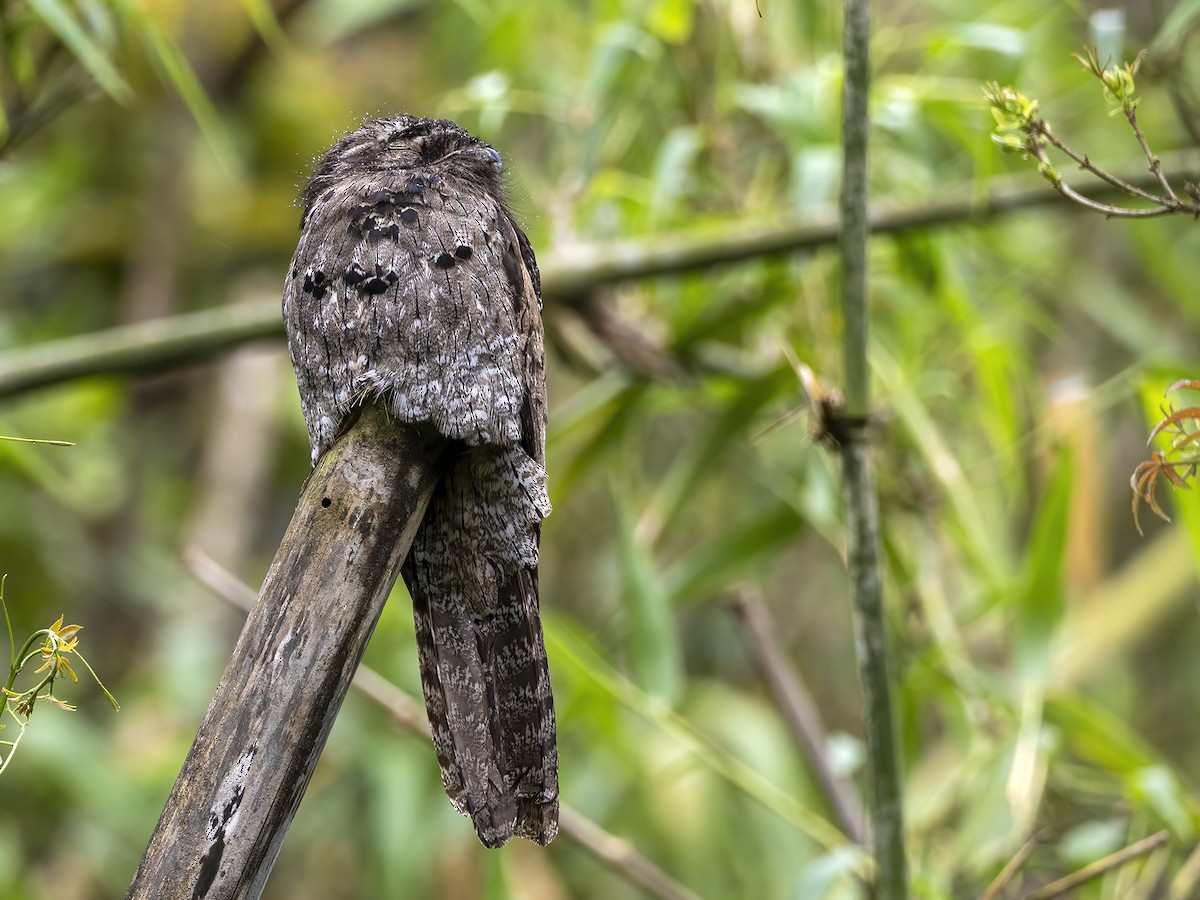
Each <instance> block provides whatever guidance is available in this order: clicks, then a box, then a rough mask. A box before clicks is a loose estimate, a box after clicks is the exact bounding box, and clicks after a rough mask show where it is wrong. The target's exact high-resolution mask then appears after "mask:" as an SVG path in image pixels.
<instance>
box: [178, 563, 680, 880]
mask: <svg viewBox="0 0 1200 900" xmlns="http://www.w3.org/2000/svg"><path fill="white" fill-rule="evenodd" d="M183 559H184V564H185V565H186V566H187V567H188V568H189V569H190V570H191V571H192V574H193V575H195V576H196V577H197V578H198V579H199V580H200V581H202V582H203V583H204V584H206V585H207V586H208V587H209V588H211V589H212V590H213V591H214V592H215V593H216V594H217V596H219V597H221V598H222V599H224V600H226V601H227V602H229V603H231V604H232V605H234V606H236V607H237V608H238V609H241V610H243V611H248V610H249V609H250V608H251V607H252V606H253V604H254V600H255V597H254V591H252V590H251V589H250V587H249V586H248V585H246V584H245V583H244V582H243V581H241V579H239V578H237V576H235V575H233V574H232V573H231V572H229V571H228V570H226V569H225V568H224V567H223V566H221V564H220V563H218V562H216V560H214V559H212V557H210V556H208V555H207V554H205V553H204V552H203V551H201V550H200V549H198V548H196V547H188V548H185V550H184V553H183ZM352 684H353V687H355V688H357V689H358V690H360V691H362V692H363V693H364V694H366V695H367V696H368V697H370V698H371V699H372V700H374V701H375V702H376V703H377V704H379V705H380V706H382V707H383V708H384V709H386V710H388V712H390V713H391V714H392V717H393V718H394V720H395V722H396V724H397V725H399V726H400V727H401V728H403V729H404V730H405V731H408V732H411V733H412V734H419V735H423V736H425V737H428V736H429V725H428V723H427V722H426V720H425V713H424V711H423V710H422V709H421V705H420V704H419V703H418V702H417V701H416V700H414V699H413V698H412V697H410V696H409V695H408V694H406V693H405V692H404V691H402V690H400V688H398V687H396V685H394V684H393V683H392V682H390V681H388V680H387V679H386V678H384V677H383V676H382V675H380V674H379V673H378V672H376V671H375V670H374V669H372V668H370V667H369V666H364V665H360V666H359V667H358V671H357V672H356V673H355V675H354V681H353V683H352ZM558 827H559V833H560V834H561V835H563V836H564V837H567V838H569V839H571V840H572V841H574V842H575V843H576V844H578V845H579V846H580V847H582V848H583V849H584V850H586V851H588V852H589V853H591V854H592V855H593V856H595V857H596V858H597V859H600V860H601V861H603V862H604V863H606V864H607V865H608V866H609V867H610V868H612V869H613V870H614V871H615V872H616V873H617V874H618V875H620V876H622V877H624V878H626V879H627V880H629V881H630V882H632V883H633V884H637V885H640V886H641V887H643V888H645V889H646V890H647V891H648V892H650V893H651V894H653V895H654V896H656V897H661V898H662V900H699V898H698V897H697V895H696V894H694V893H693V892H692V891H691V890H689V889H688V888H686V887H684V886H683V885H682V884H680V883H679V882H678V881H676V880H675V879H674V878H672V877H671V876H670V875H668V874H667V873H666V872H664V871H663V870H662V869H660V868H659V867H658V866H657V865H655V864H654V863H653V862H651V861H650V860H649V859H647V858H646V857H645V856H643V855H642V854H641V853H639V852H638V850H637V848H636V847H634V846H633V845H632V844H631V843H629V842H628V841H627V840H625V839H624V838H620V837H617V836H616V835H614V834H612V833H610V832H608V831H605V830H604V829H603V828H601V827H600V826H599V825H598V824H596V823H595V822H593V821H592V820H591V819H589V818H588V817H587V816H585V815H584V814H583V813H581V812H579V811H578V810H576V809H573V808H572V807H570V806H568V805H567V804H565V803H564V804H562V806H561V807H560V810H559V821H558Z"/></svg>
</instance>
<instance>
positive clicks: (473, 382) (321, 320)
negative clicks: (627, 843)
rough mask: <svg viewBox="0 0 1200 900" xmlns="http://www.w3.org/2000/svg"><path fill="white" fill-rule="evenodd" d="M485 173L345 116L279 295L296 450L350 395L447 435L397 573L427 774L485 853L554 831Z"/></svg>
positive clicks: (526, 292) (512, 399)
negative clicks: (292, 381)
mask: <svg viewBox="0 0 1200 900" xmlns="http://www.w3.org/2000/svg"><path fill="white" fill-rule="evenodd" d="M501 168H502V167H501V158H500V154H499V153H498V152H497V151H496V150H495V149H494V148H492V147H491V146H489V145H488V144H485V143H483V142H482V141H480V140H478V139H476V138H474V137H472V136H471V135H470V134H468V133H467V132H466V131H464V130H463V129H461V128H459V127H458V126H457V125H455V124H454V123H453V122H447V121H435V120H430V119H422V118H416V117H413V116H397V117H395V118H390V119H375V120H370V121H367V122H365V123H364V124H363V125H362V126H361V127H360V128H359V129H358V130H357V131H354V132H352V133H351V134H348V135H346V136H345V137H343V138H342V139H341V140H339V141H338V142H337V143H336V144H334V146H333V147H332V148H331V149H330V150H329V151H328V152H326V153H325V155H324V156H323V157H322V158H321V160H320V163H319V164H318V166H317V171H316V173H315V174H314V175H313V176H312V179H311V180H310V181H309V183H308V187H307V188H306V189H305V191H304V197H303V202H304V216H303V219H302V221H301V236H300V243H299V246H298V247H297V248H296V255H295V257H294V258H293V260H292V266H291V270H290V272H289V274H288V278H287V282H286V286H285V288H284V294H283V312H284V320H285V322H286V324H287V331H288V346H289V348H290V349H291V354H292V362H293V364H294V365H295V368H296V378H297V380H298V382H299V387H300V398H301V404H302V406H303V410H304V418H305V421H306V422H307V423H308V435H309V441H310V442H311V444H312V454H313V462H314V463H315V462H316V460H317V458H318V457H319V456H320V455H321V453H323V452H324V451H325V450H327V449H328V448H329V447H330V446H331V445H332V444H333V442H334V440H335V438H336V437H337V436H338V435H339V433H340V432H341V430H342V429H343V427H344V426H345V424H346V421H347V416H348V414H350V412H351V410H352V409H353V408H354V407H355V406H356V405H358V404H360V403H362V402H363V401H364V400H366V399H378V400H382V401H384V402H386V404H387V406H388V407H389V409H390V410H391V412H392V414H393V415H394V416H395V418H396V419H398V420H400V421H402V422H412V423H427V424H429V425H432V427H433V428H435V429H436V430H437V431H438V432H440V433H441V434H442V435H443V436H444V437H445V438H446V439H447V440H448V441H449V446H450V452H449V454H448V457H447V461H446V464H445V471H444V474H443V475H442V476H441V479H440V481H439V483H438V486H437V488H436V490H435V492H434V495H433V498H432V500H431V501H430V504H429V507H428V510H427V512H426V514H425V517H424V520H423V521H422V523H421V526H420V528H419V530H418V532H417V535H416V538H415V540H414V542H413V545H412V548H411V550H410V551H409V554H408V558H407V559H406V561H405V563H404V567H403V569H402V574H403V577H404V581H405V583H406V584H407V585H408V590H409V593H410V594H411V595H412V601H413V613H414V618H415V620H416V633H417V655H418V659H419V663H420V668H421V680H422V683H423V685H424V693H425V706H426V710H427V711H428V714H429V724H430V726H431V728H432V731H433V742H434V746H435V748H436V750H437V757H438V762H439V763H440V765H441V770H442V783H443V784H444V785H445V788H446V793H447V794H448V795H449V797H450V800H451V802H452V803H453V804H454V806H455V808H457V809H458V810H459V812H461V813H463V814H464V815H467V816H470V817H471V819H472V820H473V822H474V824H475V830H476V832H477V833H478V835H479V839H480V840H481V841H482V842H483V843H484V844H485V845H487V846H488V847H499V846H501V845H502V844H504V843H505V841H507V840H508V839H509V838H511V837H512V836H513V835H514V834H516V835H520V836H522V837H526V838H529V839H531V840H534V841H537V842H538V843H540V844H546V843H548V842H549V841H550V840H551V839H552V838H553V837H554V835H555V834H556V833H557V831H558V752H557V750H556V748H555V738H554V703H553V699H552V698H551V695H550V676H549V670H548V668H547V664H546V650H545V645H544V643H543V640H542V626H541V620H540V617H539V613H538V578H537V564H538V543H539V539H540V535H541V521H542V519H543V518H545V517H546V515H548V514H549V512H550V503H549V500H548V498H547V495H546V471H545V468H544V460H545V431H546V384H545V351H544V342H543V336H542V322H541V283H540V279H539V275H538V268H537V262H536V260H535V259H534V255H533V249H532V248H531V247H530V245H529V241H528V239H527V238H526V237H525V234H524V233H523V232H522V231H521V229H520V228H519V227H518V226H517V224H516V222H515V221H514V220H513V217H512V215H511V213H510V212H509V211H508V208H507V206H506V204H505V199H504V190H503V183H502V178H501Z"/></svg>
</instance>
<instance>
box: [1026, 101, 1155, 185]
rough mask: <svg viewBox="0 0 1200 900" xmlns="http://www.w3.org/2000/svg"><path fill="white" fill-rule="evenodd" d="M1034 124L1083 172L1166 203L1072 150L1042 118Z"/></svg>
mask: <svg viewBox="0 0 1200 900" xmlns="http://www.w3.org/2000/svg"><path fill="white" fill-rule="evenodd" d="M1035 125H1036V127H1035V131H1036V132H1037V133H1038V134H1040V135H1041V136H1042V137H1044V138H1045V139H1046V140H1047V141H1049V142H1050V144H1051V145H1052V146H1054V147H1055V148H1056V149H1058V150H1059V152H1061V153H1063V154H1064V155H1066V156H1069V157H1070V158H1071V159H1073V160H1074V161H1075V162H1076V163H1078V164H1079V168H1081V169H1083V170H1084V171H1085V172H1090V173H1091V174H1092V175H1095V176H1096V177H1097V178H1099V179H1100V180H1101V181H1103V182H1106V183H1107V184H1110V185H1112V186H1113V187H1114V188H1116V189H1117V190H1119V191H1120V192H1121V193H1123V194H1130V195H1132V196H1134V197H1141V198H1142V199H1143V200H1149V201H1150V202H1151V203H1154V204H1157V205H1159V206H1162V205H1164V204H1165V203H1166V200H1165V198H1163V197H1160V196H1159V195H1158V194H1152V193H1150V191H1147V190H1145V189H1144V188H1141V187H1139V186H1138V185H1136V184H1131V183H1130V182H1128V181H1126V180H1125V179H1123V178H1118V177H1117V176H1116V175H1113V174H1112V173H1111V172H1107V171H1105V170H1104V169H1101V168H1100V167H1099V166H1097V165H1095V164H1094V163H1093V162H1092V161H1091V160H1090V159H1088V158H1087V157H1086V156H1084V155H1083V154H1081V153H1078V152H1076V151H1075V150H1073V149H1072V148H1071V147H1070V146H1068V145H1067V144H1066V143H1065V142H1064V141H1062V140H1060V139H1059V138H1058V136H1057V135H1056V134H1054V132H1052V131H1051V130H1050V126H1049V124H1047V123H1046V121H1045V120H1044V119H1038V120H1037V121H1036V123H1035ZM1142 140H1143V141H1144V140H1145V138H1144V137H1143V138H1142ZM1038 161H1039V162H1045V161H1046V160H1044V159H1043V158H1042V157H1038ZM1151 174H1153V173H1151ZM1160 184H1161V181H1160ZM1167 191H1168V192H1170V187H1169V186H1168V188H1167Z"/></svg>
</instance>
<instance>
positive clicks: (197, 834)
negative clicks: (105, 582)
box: [126, 406, 443, 900]
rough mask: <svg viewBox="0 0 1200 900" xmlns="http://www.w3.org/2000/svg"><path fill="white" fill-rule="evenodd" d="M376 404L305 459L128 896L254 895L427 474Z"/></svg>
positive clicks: (367, 631)
mask: <svg viewBox="0 0 1200 900" xmlns="http://www.w3.org/2000/svg"><path fill="white" fill-rule="evenodd" d="M442 449H443V448H442V443H441V441H440V439H438V438H436V437H431V436H430V435H429V434H427V433H423V432H421V431H418V429H416V428H414V427H413V426H411V425H404V424H401V423H398V422H393V421H391V420H389V419H388V417H387V416H386V414H385V413H384V412H383V411H382V410H381V409H380V408H379V407H375V406H369V407H367V408H365V409H364V410H363V412H362V414H361V415H360V416H359V419H358V421H357V422H356V423H355V424H354V425H353V427H351V428H350V430H349V431H348V432H347V433H346V434H345V435H344V436H343V437H342V438H340V439H339V440H338V442H337V443H336V444H335V445H334V447H333V449H332V450H330V451H329V452H328V453H326V454H325V455H324V456H323V457H322V458H321V460H320V461H319V462H318V464H317V467H316V469H314V471H313V473H312V474H311V475H310V476H309V479H308V481H307V482H306V483H305V485H304V490H303V492H302V493H301V496H300V501H299V503H298V504H297V506H296V512H295V514H294V515H293V516H292V521H291V523H290V524H289V526H288V529H287V532H286V533H285V535H284V537H283V541H282V543H281V544H280V546H279V550H278V552H277V553H276V554H275V559H274V561H273V562H272V563H271V568H270V570H269V571H268V572H267V577H266V580H265V581H264V582H263V586H262V590H261V591H260V592H259V596H258V603H257V604H256V605H255V607H254V609H253V611H252V612H251V613H250V616H249V618H248V619H247V620H246V624H245V627H244V628H243V629H242V634H241V637H240V638H239V640H238V643H237V646H236V647H235V648H234V651H233V656H232V658H231V659H230V662H229V665H228V667H227V668H226V669H225V674H224V675H223V676H222V678H221V682H220V684H219V685H218V687H217V691H216V694H215V696H214V697H213V700H212V703H211V704H210V706H209V708H208V712H207V713H206V714H205V717H204V721H203V722H202V723H201V725H200V729H199V731H198V732H197V734H196V740H195V742H194V743H193V744H192V748H191V750H190V751H189V752H188V755H187V759H186V760H185V762H184V764H183V769H182V771H181V772H180V774H179V778H178V780H177V781H176V782H175V787H174V788H173V789H172V791H171V795H170V797H169V798H168V800H167V804H166V808H165V809H164V810H163V814H162V816H161V818H160V819H159V821H158V825H157V826H156V827H155V830H154V833H153V835H152V836H151V839H150V843H149V846H148V847H147V849H146V852H145V855H144V856H143V857H142V861H141V864H140V865H139V866H138V870H137V873H136V874H135V875H134V879H133V883H132V884H131V885H130V888H129V892H128V894H127V895H126V897H127V900H134V898H137V900H142V898H147V900H148V898H155V900H233V898H238V900H242V898H255V897H258V896H259V894H260V893H261V892H262V889H263V886H264V885H265V883H266V880H267V876H268V874H269V873H270V871H271V865H272V864H273V863H274V861H275V857H276V855H277V854H278V853H279V848H280V846H281V845H282V843H283V839H284V835H285V834H286V833H287V829H288V826H289V825H290V824H291V821H292V817H293V816H294V815H295V812H296V808H297V807H298V806H299V804H300V798H301V797H302V796H303V794H304V790H305V788H306V786H307V785H308V781H309V778H310V777H311V776H312V772H313V769H314V768H315V767H316V763H317V758H318V757H319V756H320V753H321V749H322V748H323V747H324V745H325V740H326V738H327V737H328V735H329V730H330V728H331V727H332V725H333V720H334V718H335V717H336V715H337V712H338V709H339V708H340V707H341V704H342V700H343V699H344V698H345V695H346V691H347V690H348V689H349V686H350V681H351V678H352V677H353V675H354V671H355V669H356V668H357V667H358V663H359V660H360V659H361V658H362V654H363V650H364V649H365V648H366V645H367V641H368V640H369V639H370V636H371V632H372V631H373V630H374V628H375V623H376V622H377V621H378V619H379V614H380V612H381V611H382V609H383V604H384V602H385V601H386V599H387V596H388V593H389V592H390V591H391V588H392V585H393V584H394V583H395V581H396V577H397V575H398V574H399V571H400V565H401V563H402V562H403V561H404V558H405V556H406V555H407V553H408V548H409V545H410V544H411V543H412V539H413V534H414V532H415V531H416V528H417V525H418V524H419V523H420V521H421V517H422V516H423V515H424V512H425V507H426V505H427V503H428V501H429V496H430V493H431V491H432V490H433V486H434V483H435V481H436V479H437V475H438V468H439V458H440V456H441V451H442Z"/></svg>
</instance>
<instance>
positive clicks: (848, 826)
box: [732, 588, 866, 844]
mask: <svg viewBox="0 0 1200 900" xmlns="http://www.w3.org/2000/svg"><path fill="white" fill-rule="evenodd" d="M732 606H733V610H734V612H736V613H737V615H738V618H740V619H741V620H742V624H743V625H744V626H745V628H746V633H747V634H748V635H749V636H750V642H751V645H752V646H753V647H754V650H755V654H756V655H757V657H758V662H759V665H760V666H761V667H762V670H763V675H764V676H765V677H766V680H767V684H768V685H769V686H770V688H771V692H772V693H773V694H774V695H775V702H776V703H777V704H778V705H779V708H780V710H781V711H782V713H783V717H784V720H785V721H786V722H787V723H788V726H789V727H790V728H791V730H792V736H793V737H794V738H795V739H796V742H797V743H798V744H799V745H800V749H801V750H802V751H803V753H804V756H805V759H806V760H807V762H808V765H809V768H810V769H811V770H812V773H813V776H814V777H815V778H816V779H817V783H818V784H820V785H821V790H822V791H823V792H824V793H825V797H826V799H827V800H828V801H829V806H830V809H831V810H832V811H833V814H834V816H835V818H836V819H837V821H838V824H839V825H840V826H841V828H842V831H844V832H845V833H846V835H847V836H848V837H849V838H850V840H852V841H854V842H855V843H856V844H865V843H866V835H865V834H864V831H863V810H862V804H861V803H860V802H859V799H858V795H857V794H856V793H855V792H854V788H853V786H852V785H850V784H849V783H848V782H847V781H846V780H845V779H844V778H842V777H841V776H839V775H838V774H837V773H835V772H834V771H833V769H832V768H831V767H830V765H829V759H828V756H827V753H828V747H827V743H826V736H825V725H824V723H823V722H822V721H821V714H820V712H819V711H818V710H817V706H816V704H815V703H814V702H813V699H812V696H811V695H810V694H809V692H808V689H807V688H806V687H805V686H804V683H803V682H802V681H801V680H800V677H799V675H798V674H797V672H796V670H795V669H794V668H793V667H792V666H790V665H788V662H787V659H786V658H785V657H784V654H783V651H782V649H780V647H779V644H778V642H777V641H776V640H775V637H774V628H773V625H772V622H771V615H770V613H769V612H768V611H767V608H766V605H765V604H764V603H763V602H762V598H761V597H759V596H758V595H757V594H756V593H754V592H753V591H752V590H750V589H749V588H742V589H740V590H738V591H737V593H736V594H735V595H734V598H733V604H732Z"/></svg>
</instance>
